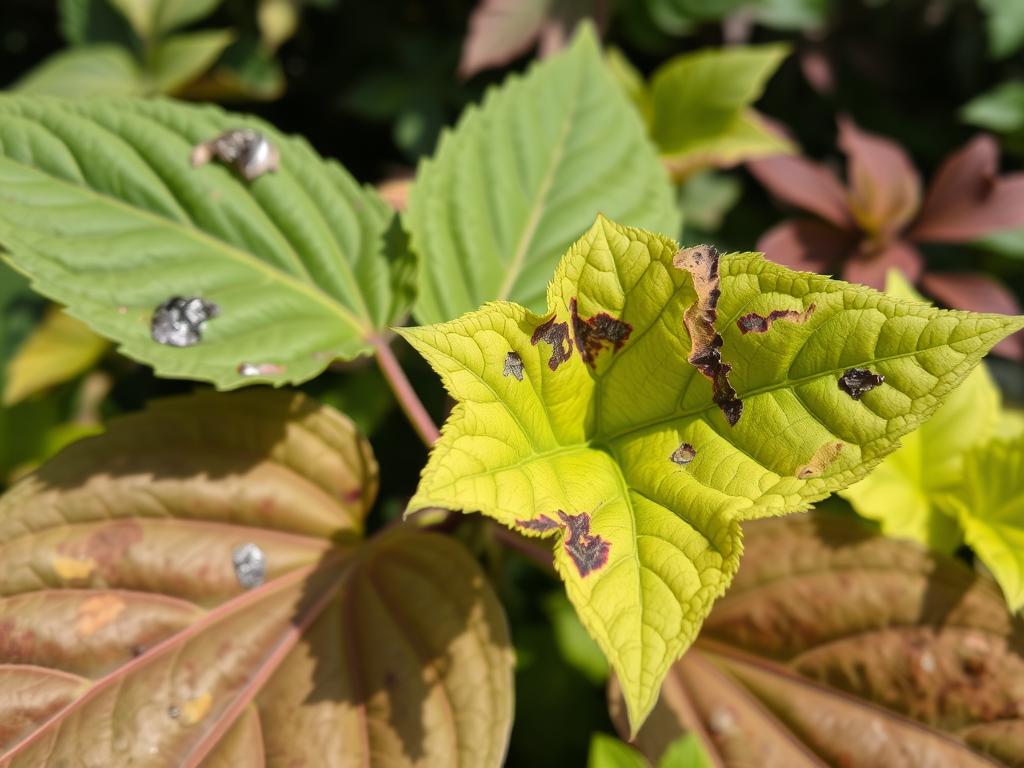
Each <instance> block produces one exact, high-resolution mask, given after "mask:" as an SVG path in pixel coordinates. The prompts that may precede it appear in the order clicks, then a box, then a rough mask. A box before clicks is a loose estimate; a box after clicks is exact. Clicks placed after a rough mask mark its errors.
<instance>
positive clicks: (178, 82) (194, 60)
mask: <svg viewBox="0 0 1024 768" xmlns="http://www.w3.org/2000/svg"><path fill="white" fill-rule="evenodd" d="M234 39H235V34H234V32H232V31H231V30H228V29H221V30H216V29H211V30H203V31H201V32H189V33H186V34H182V35H175V36H174V37H169V38H167V40H165V41H163V42H162V43H160V45H158V46H157V47H156V49H155V50H154V51H153V58H152V60H151V62H150V66H149V76H150V78H152V80H153V81H154V83H155V85H156V89H157V91H159V92H160V93H174V92H175V91H177V90H178V89H180V88H181V87H182V86H184V85H187V84H188V83H189V82H191V81H192V80H195V79H196V78H197V77H199V75H201V74H202V73H203V72H205V71H206V70H208V69H209V68H210V67H211V66H212V65H213V63H214V62H215V61H216V60H217V59H218V58H219V57H220V55H221V54H222V53H223V52H224V49H226V48H227V47H228V46H229V45H231V43H232V41H233V40H234Z"/></svg>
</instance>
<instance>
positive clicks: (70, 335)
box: [3, 307, 109, 407]
mask: <svg viewBox="0 0 1024 768" xmlns="http://www.w3.org/2000/svg"><path fill="white" fill-rule="evenodd" d="M108 346H109V344H108V342H107V341H106V339H104V338H103V337H102V336H98V335H97V334H95V333H93V332H92V331H90V330H89V327H88V326H87V325H86V324H85V323H83V322H81V321H80V320H76V319H75V318H73V317H71V316H70V315H68V314H65V313H64V312H63V311H61V310H60V309H58V308H56V307H54V308H53V309H52V310H51V311H50V312H49V313H48V314H47V315H46V317H45V318H44V320H43V322H42V323H41V324H40V325H39V327H38V328H36V329H35V331H34V332H33V333H32V335H31V336H29V337H28V338H27V339H26V340H25V343H24V344H22V346H21V347H20V348H19V349H18V351H17V352H16V353H15V355H14V357H13V359H12V360H11V361H10V363H9V364H8V367H7V377H6V381H5V382H4V396H3V404H4V406H6V407H9V406H12V405H14V404H15V403H19V402H21V401H22V400H24V399H25V398H26V397H29V396H31V395H34V394H35V393H37V392H41V391H42V390H44V389H46V388H48V387H52V386H53V385H55V384H61V383H63V382H65V381H70V380H71V379H73V378H75V377H76V376H78V375H79V374H81V373H84V372H85V371H87V370H89V369H90V368H92V367H93V365H95V364H96V361H97V360H99V359H100V356H101V355H102V354H103V353H104V352H105V351H106V349H107V347H108Z"/></svg>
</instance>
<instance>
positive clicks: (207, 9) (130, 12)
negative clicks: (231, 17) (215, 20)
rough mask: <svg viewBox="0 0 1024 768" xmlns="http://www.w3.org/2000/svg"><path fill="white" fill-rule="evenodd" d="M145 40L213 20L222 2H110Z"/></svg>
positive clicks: (171, 0) (123, 0)
mask: <svg viewBox="0 0 1024 768" xmlns="http://www.w3.org/2000/svg"><path fill="white" fill-rule="evenodd" d="M109 2H110V4H111V5H113V6H114V7H115V8H117V10H119V11H120V12H121V13H122V14H123V15H124V17H125V18H126V19H128V21H129V22H130V23H131V25H132V28H133V29H134V30H135V32H136V33H137V34H138V36H139V37H141V38H142V39H143V40H153V39H156V38H158V37H160V36H162V35H165V34H166V33H168V32H171V31H173V30H175V29H177V28H179V27H183V26H185V25H186V24H191V23H192V22H194V21H199V20H200V19H202V18H204V17H206V16H209V15H210V14H211V13H213V11H214V10H215V9H216V8H217V6H218V5H220V4H221V2H222V0H109Z"/></svg>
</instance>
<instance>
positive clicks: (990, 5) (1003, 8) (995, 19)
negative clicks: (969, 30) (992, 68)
mask: <svg viewBox="0 0 1024 768" xmlns="http://www.w3.org/2000/svg"><path fill="white" fill-rule="evenodd" d="M978 5H979V6H980V7H981V9H982V11H984V13H985V16H986V26H987V27H988V50H989V53H990V54H991V55H992V56H994V57H995V58H997V59H1001V58H1005V57H1007V56H1009V55H1010V54H1011V53H1013V52H1014V51H1016V50H1018V49H1019V48H1020V47H1021V46H1022V45H1024V3H1020V2H1019V0H978Z"/></svg>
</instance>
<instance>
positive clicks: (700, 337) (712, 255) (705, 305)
mask: <svg viewBox="0 0 1024 768" xmlns="http://www.w3.org/2000/svg"><path fill="white" fill-rule="evenodd" d="M672 264H673V266H675V267H676V269H683V270H686V271H687V272H689V273H690V276H691V277H692V278H693V288H694V290H695V291H696V292H697V301H695V302H694V303H693V304H691V305H690V306H689V307H688V308H687V309H686V311H685V312H684V313H683V324H684V325H685V326H686V330H687V332H688V333H689V334H690V356H689V357H688V358H687V360H688V361H689V362H690V364H691V365H693V366H694V367H695V368H696V369H697V370H698V371H700V372H701V374H703V376H704V377H705V378H707V379H708V381H710V382H711V399H712V400H713V401H714V403H715V405H717V406H718V407H719V408H720V409H721V411H722V413H723V414H724V415H725V420H726V421H727V422H729V425H730V426H735V425H736V422H738V421H739V420H740V416H742V415H743V401H741V400H740V399H739V398H738V397H737V396H736V390H735V389H733V386H732V384H730V383H729V372H730V371H731V370H732V366H731V365H729V364H728V363H726V362H725V361H724V360H722V335H721V334H720V333H718V332H717V331H716V330H715V321H716V320H717V319H718V297H719V296H720V295H721V278H720V276H719V271H718V265H719V256H718V251H717V250H716V249H715V248H714V247H713V246H710V245H696V246H693V247H692V248H681V249H679V250H678V251H676V254H675V256H674V257H673V258H672Z"/></svg>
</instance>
